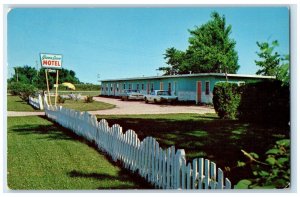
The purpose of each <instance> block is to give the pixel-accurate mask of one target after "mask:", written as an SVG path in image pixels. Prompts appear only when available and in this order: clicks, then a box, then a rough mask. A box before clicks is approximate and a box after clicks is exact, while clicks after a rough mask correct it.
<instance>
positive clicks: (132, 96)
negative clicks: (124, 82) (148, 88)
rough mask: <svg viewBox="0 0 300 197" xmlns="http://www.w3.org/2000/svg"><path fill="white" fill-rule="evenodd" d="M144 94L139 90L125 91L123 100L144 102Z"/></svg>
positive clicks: (122, 96) (122, 95)
mask: <svg viewBox="0 0 300 197" xmlns="http://www.w3.org/2000/svg"><path fill="white" fill-rule="evenodd" d="M143 99H144V94H142V93H141V92H140V91H139V90H124V91H123V93H122V94H121V100H122V101H124V100H143Z"/></svg>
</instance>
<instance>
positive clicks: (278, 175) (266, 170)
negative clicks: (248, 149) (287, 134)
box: [235, 139, 291, 189]
mask: <svg viewBox="0 0 300 197" xmlns="http://www.w3.org/2000/svg"><path fill="white" fill-rule="evenodd" d="M246 154H247V153H246ZM250 154H251V153H250ZM252 156H253V157H254V159H252V160H250V162H248V164H250V166H251V169H252V173H253V175H254V177H255V178H252V179H243V180H240V181H239V182H238V183H237V185H235V188H236V189H263V188H269V189H270V188H288V187H289V186H290V176H291V165H290V157H291V156H290V140H289V139H282V140H278V141H276V144H275V145H274V146H273V147H272V148H271V149H269V150H268V151H267V152H266V153H265V162H261V161H258V160H257V159H259V156H258V155H257V154H255V153H252ZM252 156H250V157H252ZM238 163H239V164H241V163H243V165H240V166H241V167H243V166H245V165H246V163H244V162H238Z"/></svg>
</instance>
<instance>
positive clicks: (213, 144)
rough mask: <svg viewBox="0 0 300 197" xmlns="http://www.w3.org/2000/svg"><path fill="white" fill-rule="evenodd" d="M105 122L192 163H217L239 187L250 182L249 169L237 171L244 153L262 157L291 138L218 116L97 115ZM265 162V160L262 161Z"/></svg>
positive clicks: (281, 131)
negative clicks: (195, 160) (180, 154)
mask: <svg viewBox="0 0 300 197" xmlns="http://www.w3.org/2000/svg"><path fill="white" fill-rule="evenodd" d="M97 117H98V119H102V118H105V119H106V120H108V123H109V125H110V126H112V125H113V124H119V125H121V126H122V127H123V132H125V131H126V130H127V129H132V130H134V131H136V133H137V134H138V136H139V138H140V139H141V140H142V139H143V138H145V137H146V136H153V137H155V138H156V139H157V141H158V142H159V144H160V145H161V146H162V147H164V148H167V147H169V146H172V145H175V147H176V148H177V149H185V151H186V156H187V159H188V160H189V161H191V159H193V158H198V157H203V158H208V159H210V160H211V161H214V162H215V163H216V164H217V166H218V167H221V168H222V169H223V170H224V169H225V167H228V168H226V169H227V171H226V172H225V175H226V176H227V177H229V179H230V180H231V181H232V182H233V184H236V183H237V181H239V180H241V179H244V178H250V177H251V176H252V171H251V169H250V167H249V166H248V167H244V168H237V167H236V166H237V161H247V160H246V159H247V158H246V157H245V156H244V155H243V154H242V152H241V149H243V150H245V151H247V152H255V153H257V154H259V155H260V156H264V153H265V152H266V151H267V150H268V149H269V148H271V147H272V146H273V144H275V141H276V140H278V139H281V138H285V137H286V138H289V128H278V127H273V126H267V125H265V126H263V125H257V124H250V123H242V122H240V121H237V120H221V119H219V118H218V117H217V115H216V114H205V115H199V114H168V115H142V116H141V115H118V116H113V115H110V116H108V115H98V116H97ZM260 160H262V161H263V160H264V158H260Z"/></svg>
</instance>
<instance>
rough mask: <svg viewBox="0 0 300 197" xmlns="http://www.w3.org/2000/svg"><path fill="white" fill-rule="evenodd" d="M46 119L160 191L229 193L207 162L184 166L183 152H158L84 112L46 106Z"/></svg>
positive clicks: (150, 139)
mask: <svg viewBox="0 0 300 197" xmlns="http://www.w3.org/2000/svg"><path fill="white" fill-rule="evenodd" d="M44 102H45V113H46V115H47V117H48V118H50V119H52V120H53V121H55V122H57V123H58V124H60V125H61V126H63V127H65V128H68V129H70V130H72V131H73V132H74V133H76V134H77V135H78V136H82V137H84V138H85V139H87V140H88V141H90V142H94V143H95V144H96V145H97V147H98V148H99V149H100V150H102V151H103V152H106V153H107V154H108V155H110V156H111V157H112V159H113V161H117V160H119V161H121V162H122V163H123V165H124V167H125V168H126V169H129V170H130V171H132V172H138V173H139V175H141V176H142V177H143V178H144V179H146V180H147V181H148V182H150V183H152V184H153V185H154V186H155V187H156V188H161V189H231V182H230V181H229V179H227V178H225V179H224V175H223V171H222V170H221V169H220V168H217V167H216V164H215V163H214V162H211V161H209V160H208V159H203V158H198V159H194V160H193V161H192V163H187V161H186V157H185V151H184V150H183V149H178V150H177V151H176V149H175V147H174V146H172V147H169V148H168V149H165V150H164V149H162V148H161V147H160V146H159V143H158V142H157V141H156V140H155V139H154V138H153V137H146V138H145V139H144V140H143V141H140V140H139V138H138V136H137V134H136V133H135V132H134V131H133V130H127V131H126V132H125V133H123V131H122V127H121V126H120V125H117V124H115V125H113V126H112V127H109V125H108V122H107V121H106V120H104V119H102V120H100V121H99V122H98V121H97V118H96V116H94V115H91V114H89V113H88V112H80V111H75V110H72V109H65V108H63V107H58V106H49V105H48V104H47V101H46V99H44Z"/></svg>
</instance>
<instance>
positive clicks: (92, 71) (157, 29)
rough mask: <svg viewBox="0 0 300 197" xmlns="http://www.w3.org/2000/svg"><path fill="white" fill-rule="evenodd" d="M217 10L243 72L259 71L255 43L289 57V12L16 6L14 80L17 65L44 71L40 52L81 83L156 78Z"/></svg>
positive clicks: (10, 56)
mask: <svg viewBox="0 0 300 197" xmlns="http://www.w3.org/2000/svg"><path fill="white" fill-rule="evenodd" d="M213 11H217V12H219V14H221V15H224V16H225V18H226V23H227V25H231V26H232V33H231V35H230V38H232V39H234V40H235V41H236V47H235V49H236V51H237V53H238V56H239V60H238V64H239V65H240V69H239V70H238V74H255V73H256V71H257V70H258V69H259V68H258V67H257V66H256V65H255V62H254V60H258V56H257V54H256V52H257V51H258V46H257V45H256V42H266V41H267V42H272V41H273V40H278V41H279V47H278V48H277V50H276V51H278V52H279V54H282V55H285V54H289V47H290V46H289V42H290V37H289V34H290V32H289V30H290V27H289V22H290V21H289V8H288V7H283V6H282V7H280V6H277V7H275V6H273V7H257V6H256V7H245V6H244V7H220V6H219V7H176V8H174V7H172V8H170V7H169V8H166V7H165V8H162V7H161V8H157V7H155V8H154V7H152V8H151V7H144V8H128V7H127V8H125V7H123V8H14V9H12V10H11V11H10V12H9V13H8V14H7V61H8V62H7V64H8V74H7V77H11V76H12V74H13V73H14V71H13V67H15V66H23V65H29V66H32V67H35V68H37V69H39V68H40V58H39V54H40V53H53V54H62V55H63V65H62V66H63V68H66V69H70V70H73V71H75V72H76V76H77V77H78V78H79V80H80V81H82V82H85V83H94V84H99V82H98V80H104V79H116V78H128V77H141V76H156V75H161V74H162V73H161V72H159V71H157V70H156V69H157V68H158V67H161V66H166V63H165V59H164V55H163V54H164V53H165V50H166V49H167V48H170V47H175V48H177V49H179V50H183V51H185V50H186V49H187V47H188V38H189V37H190V34H189V32H188V30H189V29H195V27H196V26H201V25H202V24H205V23H206V22H208V21H209V20H210V19H211V18H210V14H211V12H213Z"/></svg>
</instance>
